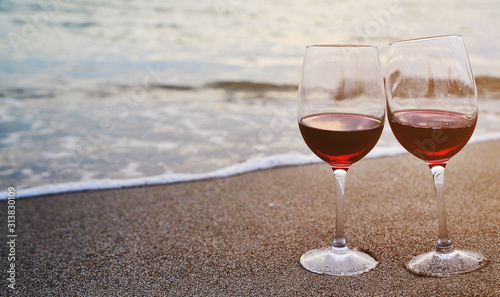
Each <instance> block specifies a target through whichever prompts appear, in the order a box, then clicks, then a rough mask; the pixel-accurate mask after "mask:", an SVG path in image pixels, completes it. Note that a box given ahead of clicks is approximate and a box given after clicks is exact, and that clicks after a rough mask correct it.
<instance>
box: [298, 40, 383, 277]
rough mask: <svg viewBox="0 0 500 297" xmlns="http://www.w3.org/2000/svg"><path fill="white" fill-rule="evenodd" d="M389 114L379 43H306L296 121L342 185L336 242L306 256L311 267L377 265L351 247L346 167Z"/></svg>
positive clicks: (345, 270) (354, 270) (349, 270)
mask: <svg viewBox="0 0 500 297" xmlns="http://www.w3.org/2000/svg"><path fill="white" fill-rule="evenodd" d="M384 118H385V92H384V83H383V77H382V73H381V66H380V61H379V57H378V50H377V48H376V47H374V46H364V45H311V46H307V47H306V51H305V55H304V62H303V66H302V78H301V81H300V84H299V92H298V109H297V120H298V124H299V129H300V132H301V134H302V137H303V138H304V141H305V143H306V144H307V146H308V147H309V148H310V149H311V151H313V152H314V153H315V154H316V155H317V156H318V157H319V158H321V159H322V160H323V161H325V162H326V163H328V164H329V165H330V167H331V168H332V170H333V173H334V176H335V179H336V183H335V184H336V188H337V195H336V196H337V201H336V224H335V225H336V228H335V237H334V240H333V245H332V246H330V247H325V248H320V249H315V250H311V251H309V252H307V253H305V254H304V255H302V257H301V258H300V263H301V264H302V266H304V267H305V268H306V269H307V270H309V271H312V272H316V273H320V274H330V275H357V274H361V273H363V272H366V271H369V270H370V269H372V268H374V267H375V266H377V261H375V260H374V259H373V258H372V257H371V256H369V255H367V254H365V253H363V252H360V251H357V250H354V249H350V248H348V247H347V244H346V239H345V235H344V214H343V212H344V204H345V201H344V189H345V179H346V174H347V170H348V169H349V167H350V166H351V165H352V164H353V163H355V162H357V161H359V160H361V159H362V158H363V157H364V156H365V155H366V154H368V152H369V151H370V150H371V149H372V148H373V147H374V146H375V144H376V143H377V141H378V139H379V138H380V135H381V133H382V129H383V126H384Z"/></svg>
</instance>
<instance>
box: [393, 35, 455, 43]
mask: <svg viewBox="0 0 500 297" xmlns="http://www.w3.org/2000/svg"><path fill="white" fill-rule="evenodd" d="M450 37H459V38H462V35H461V34H448V35H436V36H428V37H419V38H412V39H405V40H398V41H394V42H390V43H389V45H393V44H398V43H412V42H420V41H427V40H433V39H442V38H450Z"/></svg>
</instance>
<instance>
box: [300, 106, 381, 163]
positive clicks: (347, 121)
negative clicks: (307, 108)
mask: <svg viewBox="0 0 500 297" xmlns="http://www.w3.org/2000/svg"><path fill="white" fill-rule="evenodd" d="M383 127H384V123H383V121H382V120H380V119H378V118H375V117H371V116H366V115H358V114H342V113H321V114H314V115H309V116H306V117H303V118H302V119H300V121H299V128H300V133H301V134H302V137H303V138H304V141H305V142H306V144H307V146H308V147H309V148H310V149H311V151H313V152H314V153H315V154H316V155H317V156H318V157H320V158H321V159H322V160H323V161H325V162H327V163H328V164H330V166H332V167H333V168H348V167H349V166H351V165H352V164H353V163H354V162H357V161H359V160H361V159H362V158H363V157H364V156H365V155H366V154H368V152H370V151H371V149H372V148H373V147H374V146H375V144H376V143H377V141H378V139H379V138H380V134H382V129H383Z"/></svg>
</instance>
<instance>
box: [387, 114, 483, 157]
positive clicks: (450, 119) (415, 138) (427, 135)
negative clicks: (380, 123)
mask: <svg viewBox="0 0 500 297" xmlns="http://www.w3.org/2000/svg"><path fill="white" fill-rule="evenodd" d="M476 121H477V117H474V116H471V115H467V114H462V113H457V112H450V111H441V110H422V109H412V110H402V111H398V112H395V113H394V114H392V115H391V114H389V123H390V125H391V128H392V131H393V132H394V135H395V136H396V138H397V139H398V141H399V143H401V145H402V146H403V147H404V148H405V149H406V150H407V151H409V152H410V153H412V154H413V155H415V156H416V157H418V158H420V159H422V160H424V161H426V162H427V163H428V164H437V163H446V162H447V161H448V160H449V159H450V158H451V157H453V156H454V155H455V154H456V153H458V152H459V151H460V150H461V149H462V148H463V147H464V146H465V144H466V143H467V141H469V138H470V137H471V136H472V132H474V128H475V127H476Z"/></svg>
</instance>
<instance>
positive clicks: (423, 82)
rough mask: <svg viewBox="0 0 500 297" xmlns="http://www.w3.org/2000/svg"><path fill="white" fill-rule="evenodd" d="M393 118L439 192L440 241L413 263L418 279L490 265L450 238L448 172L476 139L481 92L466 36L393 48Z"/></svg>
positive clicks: (389, 93) (389, 62)
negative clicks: (446, 194)
mask: <svg viewBox="0 0 500 297" xmlns="http://www.w3.org/2000/svg"><path fill="white" fill-rule="evenodd" d="M386 92H387V116H388V119H389V123H390V126H391V128H392V131H393V133H394V135H395V136H396V138H397V139H398V141H399V142H400V143H401V145H402V146H403V147H404V148H405V149H406V150H408V152H410V153H411V154H413V155H415V156H416V157H418V158H420V159H421V160H423V161H425V162H426V163H427V165H428V166H429V168H430V169H431V172H432V176H433V179H434V186H435V192H436V202H437V203H436V204H437V214H438V240H437V245H436V248H435V250H434V251H432V252H429V253H426V254H423V255H419V256H417V257H415V258H413V259H412V260H411V261H410V262H409V263H408V264H407V268H408V269H409V270H410V271H412V272H413V273H415V274H418V275H426V276H435V277H443V276H447V275H452V274H459V273H465V272H469V271H473V270H475V269H478V268H480V267H482V266H484V265H486V264H487V263H488V261H487V259H486V258H485V257H484V256H483V255H481V254H479V253H475V252H470V251H462V250H457V249H455V248H454V247H453V243H452V240H451V237H450V235H449V233H448V226H447V215H446V211H445V200H444V169H445V167H446V164H447V163H448V161H449V160H450V158H451V157H453V156H454V155H455V154H456V153H458V152H459V151H460V150H461V149H462V148H463V147H464V146H465V145H466V143H467V142H468V140H469V138H470V137H471V136H472V133H473V131H474V128H475V126H476V122H477V116H478V100H477V91H476V84H475V81H474V77H473V74H472V70H471V67H470V63H469V58H468V55H467V51H466V49H465V45H464V42H463V40H462V37H461V36H460V35H446V36H435V37H428V38H419V39H413V40H406V41H398V42H394V43H391V44H390V45H389V53H388V57H387V80H386Z"/></svg>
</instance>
